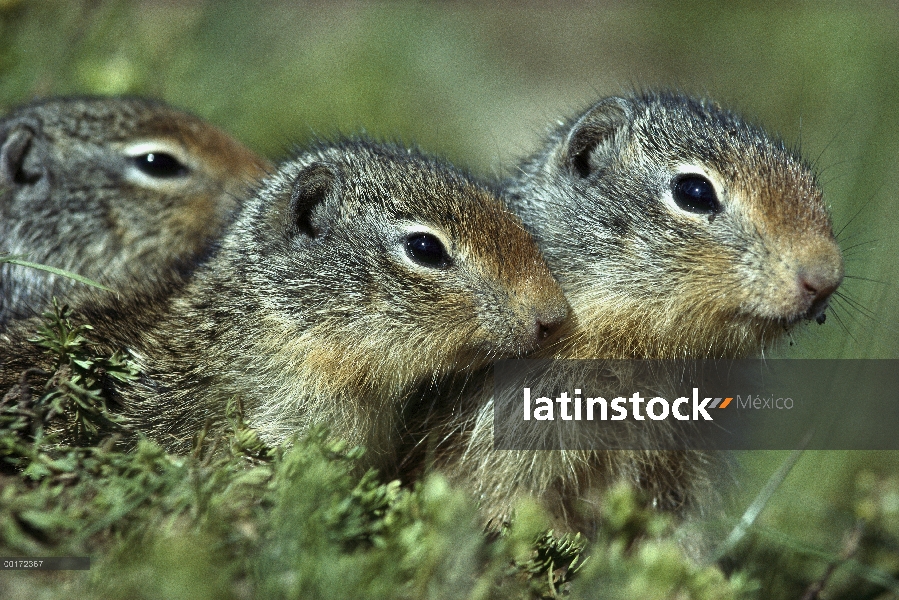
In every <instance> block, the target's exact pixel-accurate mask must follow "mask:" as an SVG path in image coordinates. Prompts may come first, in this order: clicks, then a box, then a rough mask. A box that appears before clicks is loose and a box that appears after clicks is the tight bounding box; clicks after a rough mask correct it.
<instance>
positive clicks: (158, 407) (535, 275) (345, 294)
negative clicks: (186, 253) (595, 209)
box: [0, 141, 568, 464]
mask: <svg viewBox="0 0 899 600" xmlns="http://www.w3.org/2000/svg"><path fill="white" fill-rule="evenodd" d="M174 285H175V286H176V287H178V286H180V288H179V289H174V290H172V289H169V290H166V293H164V294H158V295H156V296H155V297H153V298H141V299H139V300H137V301H135V300H133V296H132V295H126V296H125V297H124V299H122V300H115V299H114V298H113V299H110V300H109V302H108V303H107V304H105V305H104V302H102V301H98V302H96V303H88V304H87V305H86V306H85V307H84V308H83V312H84V316H85V317H86V319H87V321H88V322H89V323H91V324H92V325H93V326H94V327H95V331H94V333H93V335H92V337H93V338H95V339H97V340H99V342H100V343H101V344H102V345H104V346H105V347H106V348H108V349H109V350H110V351H112V350H116V349H119V348H127V352H128V354H129V356H131V358H132V360H133V362H134V364H135V365H136V366H137V368H138V369H139V370H140V372H141V374H142V376H141V379H140V380H138V381H137V382H136V383H131V384H117V385H116V386H115V387H116V389H115V393H114V394H113V395H114V396H117V397H118V398H119V400H120V401H121V405H122V406H123V408H124V412H125V413H126V414H127V415H128V416H129V417H130V419H131V421H132V423H133V424H135V425H136V426H137V427H138V429H140V430H141V431H144V432H146V433H147V434H149V435H150V436H152V437H155V438H157V439H159V440H160V441H162V442H163V443H164V444H165V445H166V446H167V447H168V448H169V449H172V450H178V451H184V450H187V449H189V448H190V444H191V437H192V435H193V434H195V433H196V432H197V431H198V430H200V429H202V428H203V426H204V423H206V422H207V420H210V424H211V427H212V430H213V431H212V432H211V433H215V432H216V431H221V430H222V429H224V428H226V427H227V426H228V423H227V421H226V419H225V407H226V405H227V403H228V402H229V401H230V400H232V399H239V400H240V401H241V403H242V405H243V409H244V415H245V419H246V421H247V423H248V424H249V425H250V426H252V427H254V428H256V429H257V431H258V432H259V434H260V436H261V437H262V438H263V440H265V441H266V442H269V443H273V444H274V443H279V442H281V441H282V440H284V439H287V438H288V437H289V436H290V435H292V434H294V433H296V432H302V431H304V430H307V429H308V428H309V427H311V426H313V425H315V424H324V425H327V426H329V427H330V429H331V433H332V434H333V435H334V436H336V437H338V438H342V439H345V440H347V441H349V442H350V443H351V444H363V445H365V446H367V447H368V449H369V454H368V456H369V458H370V459H371V461H372V462H373V463H381V464H389V463H390V461H391V458H390V457H391V456H392V452H393V450H392V448H393V441H392V440H394V439H395V437H396V435H397V434H398V429H399V427H400V424H399V415H400V414H401V412H402V409H403V405H404V404H405V403H406V402H408V401H414V400H415V398H414V397H413V396H412V394H413V393H414V390H415V389H417V388H418V387H419V386H420V385H421V384H422V383H426V382H428V381H431V380H432V379H436V378H439V377H440V376H442V375H444V374H447V373H453V372H455V371H456V370H458V369H465V368H477V367H478V366H482V365H484V364H486V363H487V362H488V361H490V360H492V359H496V358H501V357H504V356H519V355H521V354H524V353H526V352H530V351H533V350H535V349H536V348H537V347H538V346H539V345H540V344H541V343H542V342H543V341H544V340H545V339H548V338H549V336H551V334H552V333H553V331H554V330H557V329H558V328H559V326H560V325H561V323H562V322H563V321H564V319H565V318H566V316H567V314H568V305H567V302H566V301H565V298H564V296H563V294H562V292H561V290H560V288H559V286H558V284H557V283H556V281H555V280H554V279H553V277H552V276H551V275H550V272H549V269H548V267H547V266H546V264H545V262H544V261H543V259H542V258H541V256H540V253H539V251H538V250H537V247H536V245H535V244H534V242H533V239H532V238H531V237H530V236H529V235H528V234H527V233H526V231H525V230H524V228H523V227H522V225H521V222H520V221H519V220H518V219H517V218H516V217H514V216H513V215H512V214H511V213H509V212H508V211H507V210H506V209H505V208H504V207H503V205H502V203H501V202H500V201H499V199H497V198H496V197H495V196H493V195H492V194H491V193H490V192H489V191H488V190H487V189H486V188H484V187H481V186H479V185H477V184H475V183H473V182H472V181H471V180H469V179H468V178H467V177H466V176H464V175H463V174H462V173H461V172H459V171H457V170H455V169H453V168H451V167H449V166H448V165H445V164H444V163H442V162H439V161H437V160H434V159H431V158H428V157H425V156H422V155H421V154H419V153H417V152H416V151H413V150H408V149H405V148H400V147H397V146H390V145H380V144H374V143H370V142H365V141H344V142H340V143H337V144H333V145H322V146H317V147H315V148H313V149H311V150H310V151H308V152H306V153H304V154H302V155H300V156H298V157H297V158H295V159H293V160H289V161H287V162H285V163H284V164H283V165H282V166H281V167H280V168H279V169H278V170H277V172H276V173H275V174H274V175H272V176H270V177H269V178H267V179H265V180H264V181H263V182H262V183H261V184H260V187H259V189H258V190H257V192H256V193H255V195H254V197H253V198H251V199H250V200H249V201H248V202H247V204H246V205H245V206H244V208H243V209H242V210H241V212H240V214H239V216H238V217H237V219H236V220H235V222H234V223H233V225H232V226H231V227H230V229H229V230H228V232H227V233H226V235H225V236H224V238H223V240H222V241H221V243H220V244H219V245H218V247H217V249H216V251H215V254H214V255H212V256H211V257H209V258H208V260H206V261H205V262H202V263H201V264H199V266H198V267H197V268H196V270H195V271H194V273H193V274H192V275H191V276H190V278H189V280H188V281H187V282H183V281H181V282H176V283H175V284H174ZM98 297H100V294H99V293H98ZM34 326H35V323H34V321H33V320H31V321H26V322H22V324H21V325H19V326H18V327H12V328H11V330H10V332H8V333H7V334H6V336H5V339H3V335H2V334H0V342H2V343H0V347H2V346H3V345H7V346H9V348H8V350H6V351H5V353H6V356H2V355H0V363H3V362H6V363H7V364H5V365H3V368H2V369H0V384H2V385H0V388H2V389H4V390H5V389H9V388H10V386H13V385H17V382H18V381H19V374H20V373H22V372H23V371H25V370H26V369H29V368H30V367H32V366H35V365H36V364H37V365H41V366H43V368H48V366H47V365H45V364H43V363H46V362H47V360H48V359H47V358H45V357H43V356H42V355H41V352H40V349H39V348H37V347H36V346H34V345H31V344H30V343H29V342H27V341H25V339H26V338H27V337H28V333H29V332H30V331H33V329H34ZM32 387H34V386H32Z"/></svg>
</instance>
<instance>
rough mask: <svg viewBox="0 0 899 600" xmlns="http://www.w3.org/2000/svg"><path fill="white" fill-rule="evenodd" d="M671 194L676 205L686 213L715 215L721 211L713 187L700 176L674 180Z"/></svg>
mask: <svg viewBox="0 0 899 600" xmlns="http://www.w3.org/2000/svg"><path fill="white" fill-rule="evenodd" d="M671 194H672V196H674V201H675V202H676V203H677V205H678V206H679V207H681V208H682V209H684V210H685V211H687V212H691V213H702V214H715V213H718V212H720V211H721V202H719V201H718V195H717V194H716V193H715V186H713V185H712V182H711V181H709V180H708V179H706V178H705V177H702V176H701V175H683V176H681V177H678V178H677V179H675V180H674V184H673V187H672V190H671Z"/></svg>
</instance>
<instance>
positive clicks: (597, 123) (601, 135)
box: [563, 98, 632, 177]
mask: <svg viewBox="0 0 899 600" xmlns="http://www.w3.org/2000/svg"><path fill="white" fill-rule="evenodd" d="M631 115H632V110H631V106H630V104H629V103H628V101H627V100H625V99H624V98H605V99H604V100H601V101H600V102H599V103H597V104H595V105H593V107H591V108H590V110H588V111H587V112H586V113H584V114H583V115H582V116H581V117H580V118H579V119H578V120H577V122H576V123H575V124H574V127H572V128H571V131H570V132H569V133H568V138H567V139H566V140H565V148H564V150H563V160H564V161H565V166H566V167H567V168H568V170H569V171H570V172H571V174H572V175H576V176H578V177H587V176H589V175H590V173H592V172H593V170H594V169H593V161H591V158H592V157H593V155H594V153H595V152H596V150H598V149H601V148H603V147H604V146H606V145H607V144H609V143H611V142H612V141H613V138H614V136H615V134H616V133H618V132H620V131H622V130H624V129H626V127H627V124H628V123H629V122H630V120H631Z"/></svg>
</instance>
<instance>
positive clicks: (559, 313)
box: [536, 304, 568, 345]
mask: <svg viewBox="0 0 899 600" xmlns="http://www.w3.org/2000/svg"><path fill="white" fill-rule="evenodd" d="M567 318H568V305H567V304H564V305H563V304H560V305H557V306H553V307H550V308H548V309H544V310H541V311H539V312H538V313H537V316H536V333H537V344H538V345H543V344H544V343H545V342H546V341H547V340H550V339H552V338H553V336H554V335H555V333H556V332H557V331H559V329H560V328H561V327H562V324H563V323H564V322H565V319H567Z"/></svg>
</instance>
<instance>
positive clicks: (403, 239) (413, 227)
mask: <svg viewBox="0 0 899 600" xmlns="http://www.w3.org/2000/svg"><path fill="white" fill-rule="evenodd" d="M401 231H402V235H401V236H400V239H399V243H398V244H397V251H398V254H399V255H400V257H401V260H402V261H403V262H404V263H405V264H407V265H409V266H411V267H412V268H414V269H416V270H425V271H431V270H433V267H428V266H425V265H422V264H421V263H419V262H416V261H415V260H413V259H412V257H410V256H409V252H408V250H407V246H406V243H407V241H408V240H409V238H411V237H413V236H415V235H417V234H424V235H430V236H433V237H435V238H437V239H438V240H439V241H440V243H441V244H442V245H443V248H444V250H445V251H446V254H447V256H448V258H450V260H452V259H453V258H454V252H453V250H454V248H453V245H452V244H451V243H450V241H449V240H448V239H447V237H446V235H444V233H443V232H442V231H439V230H437V229H434V228H432V227H428V226H427V225H423V224H421V223H415V224H412V223H410V224H407V225H404V226H403V227H401Z"/></svg>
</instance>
